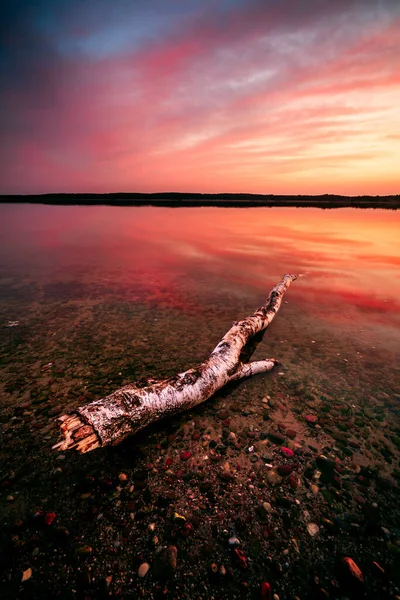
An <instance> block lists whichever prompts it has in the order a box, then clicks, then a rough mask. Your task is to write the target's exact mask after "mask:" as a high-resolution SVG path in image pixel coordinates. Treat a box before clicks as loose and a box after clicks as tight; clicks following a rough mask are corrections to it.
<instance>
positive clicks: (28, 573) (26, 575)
mask: <svg viewBox="0 0 400 600" xmlns="http://www.w3.org/2000/svg"><path fill="white" fill-rule="evenodd" d="M31 577H32V569H31V568H30V567H29V569H26V571H24V572H23V573H22V578H21V581H28V579H30V578H31Z"/></svg>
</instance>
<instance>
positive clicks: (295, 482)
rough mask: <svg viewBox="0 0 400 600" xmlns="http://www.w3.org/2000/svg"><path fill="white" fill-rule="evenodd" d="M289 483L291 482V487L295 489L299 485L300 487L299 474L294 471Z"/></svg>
mask: <svg viewBox="0 0 400 600" xmlns="http://www.w3.org/2000/svg"><path fill="white" fill-rule="evenodd" d="M289 483H290V487H292V488H293V489H294V490H295V489H296V488H297V487H299V480H298V477H297V475H295V474H294V473H292V474H291V476H290V477H289Z"/></svg>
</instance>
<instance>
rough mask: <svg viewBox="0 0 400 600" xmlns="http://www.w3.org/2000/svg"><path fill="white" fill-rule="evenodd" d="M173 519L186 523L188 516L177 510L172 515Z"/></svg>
mask: <svg viewBox="0 0 400 600" xmlns="http://www.w3.org/2000/svg"><path fill="white" fill-rule="evenodd" d="M172 520H173V521H175V522H176V523H184V522H185V521H186V517H184V516H183V515H180V514H179V513H177V512H174V514H173V515H172Z"/></svg>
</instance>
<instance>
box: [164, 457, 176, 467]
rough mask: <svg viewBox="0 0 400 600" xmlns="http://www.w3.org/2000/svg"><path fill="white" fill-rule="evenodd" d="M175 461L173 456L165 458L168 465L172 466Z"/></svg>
mask: <svg viewBox="0 0 400 600" xmlns="http://www.w3.org/2000/svg"><path fill="white" fill-rule="evenodd" d="M173 462H174V461H173V459H172V458H166V459H165V465H166V466H167V467H170V466H171V465H172V464H173Z"/></svg>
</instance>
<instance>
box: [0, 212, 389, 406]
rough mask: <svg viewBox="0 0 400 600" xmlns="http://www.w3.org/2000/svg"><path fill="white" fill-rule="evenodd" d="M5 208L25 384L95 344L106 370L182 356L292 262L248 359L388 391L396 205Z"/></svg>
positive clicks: (7, 304)
mask: <svg viewBox="0 0 400 600" xmlns="http://www.w3.org/2000/svg"><path fill="white" fill-rule="evenodd" d="M0 222H1V225H0V255H1V259H0V261H1V262H0V274H1V296H0V300H1V304H0V315H1V317H0V319H1V322H2V331H3V338H4V336H5V339H6V341H5V344H6V345H5V346H3V353H4V352H5V353H6V356H5V357H4V354H3V357H4V358H5V359H6V360H5V363H6V365H7V364H12V365H13V377H14V379H15V371H17V372H18V374H19V375H21V377H23V379H24V382H25V385H22V388H23V389H22V390H21V392H22V393H23V390H24V389H25V386H26V387H30V385H31V384H32V382H31V381H29V382H28V381H27V379H28V378H29V372H30V369H32V368H33V367H32V365H34V364H36V363H37V362H38V361H42V362H45V363H49V362H53V363H57V365H58V366H59V367H60V369H62V370H63V371H64V372H65V371H66V372H68V373H70V369H71V365H76V364H79V365H80V368H82V367H83V365H85V364H86V363H87V361H88V360H89V359H90V360H92V361H93V358H94V357H97V359H98V361H100V363H101V364H102V370H103V371H104V372H105V373H106V374H107V375H108V376H109V377H110V378H111V379H112V380H113V381H116V382H120V381H122V380H123V381H126V380H127V377H128V378H129V379H131V378H132V377H139V376H140V377H142V376H153V375H155V376H164V375H168V374H171V373H172V372H174V371H176V370H185V369H186V368H189V367H190V366H193V365H194V364H195V363H196V362H197V361H200V360H202V359H203V358H204V357H205V356H206V355H207V353H208V352H209V351H210V350H211V349H212V348H213V347H214V346H215V345H216V343H217V341H218V339H219V338H220V337H221V336H222V335H223V334H224V332H225V331H226V330H227V329H228V328H229V327H230V324H231V322H232V321H233V320H237V319H240V318H244V317H245V316H247V315H248V314H250V313H251V312H253V310H254V309H255V308H257V307H258V306H259V305H261V304H262V303H263V301H264V299H265V297H266V295H267V294H268V292H269V290H270V289H271V288H272V287H273V285H274V284H275V283H277V282H278V281H279V280H280V278H281V277H282V276H283V275H284V274H285V273H287V272H291V273H299V274H303V277H301V278H299V279H298V280H297V281H296V282H295V283H294V285H293V286H292V287H291V289H290V290H289V292H288V293H287V295H286V297H285V303H284V304H283V305H282V308H281V311H280V313H279V315H278V318H277V319H276V320H275V322H274V323H273V325H272V326H271V328H270V331H268V333H267V334H266V336H265V337H264V341H263V343H262V344H260V346H259V348H258V350H257V353H256V354H255V358H257V357H261V356H267V357H268V356H274V357H275V358H277V359H278V360H279V361H281V362H282V365H283V369H284V372H285V375H284V376H285V377H287V378H288V379H289V380H290V379H291V378H294V379H298V380H300V379H301V378H303V377H304V378H307V379H309V378H311V379H315V380H316V381H318V383H319V384H321V385H324V386H328V387H329V386H332V387H333V388H335V389H336V390H338V391H340V388H341V389H342V391H343V393H348V394H352V395H354V396H357V398H359V399H360V400H362V398H363V397H365V396H366V395H369V394H374V393H383V394H390V393H392V392H393V391H395V390H396V389H397V391H398V388H396V386H398V381H399V371H398V362H399V361H398V359H399V356H398V352H399V348H400V328H399V326H400V300H399V299H400V269H399V267H400V241H399V239H400V236H399V233H400V212H398V211H385V210H357V209H337V210H320V209H313V208H307V209H296V208H282V209H279V208H250V209H229V208H180V209H171V208H156V207H137V208H130V207H107V206H98V207H78V206H76V207H74V206H72V207H71V206H68V207H63V206H56V207H51V206H41V205H2V206H0ZM12 322H18V325H15V327H8V328H7V324H9V323H12ZM9 344H11V346H9ZM8 352H11V355H10V356H8V355H7V353H8ZM16 358H17V360H15V359H16ZM10 359H12V361H11V363H10V362H9V360H10ZM118 373H122V375H118ZM70 375H71V373H70ZM5 378H6V379H7V366H6V373H5ZM73 379H74V380H75V379H76V378H75V377H73ZM261 379H262V378H261ZM89 387H90V386H89ZM95 387H96V386H95Z"/></svg>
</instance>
